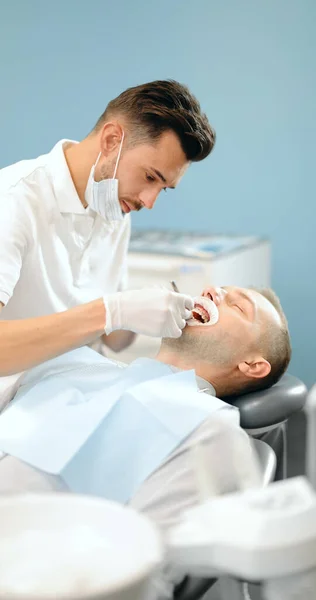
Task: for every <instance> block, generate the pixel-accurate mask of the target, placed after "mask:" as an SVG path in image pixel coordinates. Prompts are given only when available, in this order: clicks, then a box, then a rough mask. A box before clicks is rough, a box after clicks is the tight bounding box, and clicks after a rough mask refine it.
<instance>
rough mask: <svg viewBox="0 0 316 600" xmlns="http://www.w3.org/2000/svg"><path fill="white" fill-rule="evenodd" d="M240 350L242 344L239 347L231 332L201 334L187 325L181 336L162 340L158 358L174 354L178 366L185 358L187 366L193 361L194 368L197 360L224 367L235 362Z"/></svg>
mask: <svg viewBox="0 0 316 600" xmlns="http://www.w3.org/2000/svg"><path fill="white" fill-rule="evenodd" d="M203 333H204V332H203ZM239 350H240V344H239V349H238V345H236V340H235V339H234V338H233V337H232V335H231V334H230V333H227V332H221V334H220V335H217V334H216V333H215V331H214V332H212V335H201V334H200V332H198V331H197V330H195V331H193V329H192V327H191V328H189V327H186V328H185V329H184V330H183V332H182V335H181V337H179V338H164V339H163V340H162V344H161V350H160V353H159V354H158V356H157V358H158V360H159V355H160V354H162V355H163V354H170V355H172V354H173V355H174V356H175V357H176V359H177V363H178V366H180V364H181V360H183V361H185V363H186V365H187V366H188V362H189V361H191V362H192V368H194V364H195V363H196V362H197V361H203V362H205V363H208V364H210V365H214V366H218V367H221V368H223V367H226V366H227V367H229V366H232V365H233V364H234V363H235V361H236V358H237V356H238V353H239Z"/></svg>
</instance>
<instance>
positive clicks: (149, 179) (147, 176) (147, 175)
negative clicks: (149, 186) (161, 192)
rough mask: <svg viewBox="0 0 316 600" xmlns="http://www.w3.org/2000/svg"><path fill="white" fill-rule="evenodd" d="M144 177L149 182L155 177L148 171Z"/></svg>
mask: <svg viewBox="0 0 316 600" xmlns="http://www.w3.org/2000/svg"><path fill="white" fill-rule="evenodd" d="M146 179H147V181H150V182H151V183H152V182H153V181H156V180H155V178H154V177H153V176H152V175H149V173H146Z"/></svg>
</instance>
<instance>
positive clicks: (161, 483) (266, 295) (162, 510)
mask: <svg viewBox="0 0 316 600" xmlns="http://www.w3.org/2000/svg"><path fill="white" fill-rule="evenodd" d="M210 300H212V301H213V302H214V303H215V304H216V306H217V309H218V314H219V319H218V322H217V323H216V324H214V325H211V326H209V324H208V323H207V321H208V320H209V306H210V305H209V301H210ZM194 317H195V320H191V322H190V323H189V324H188V325H187V327H186V328H185V330H184V331H183V334H182V336H181V337H180V338H179V339H164V340H162V344H161V348H160V351H159V353H158V355H157V357H156V360H150V359H139V360H138V361H136V363H135V364H136V367H137V368H136V371H135V369H134V371H133V370H131V366H130V367H129V366H124V365H122V363H118V364H117V365H116V364H115V363H113V361H109V360H107V359H105V358H103V357H101V356H100V355H98V354H97V353H94V352H93V351H92V350H90V349H86V352H88V354H87V361H86V359H85V357H84V360H83V359H82V354H78V353H80V352H81V353H82V352H85V350H84V349H79V351H74V352H73V353H69V356H67V355H64V357H59V358H58V359H55V360H52V361H48V362H47V363H45V364H44V365H41V366H39V367H36V368H35V369H33V370H31V371H30V372H29V374H28V376H27V379H26V385H23V380H22V385H21V387H20V389H19V391H18V394H17V397H16V401H15V403H17V402H18V400H19V395H20V396H21V394H22V395H23V392H24V388H26V392H27V393H28V394H29V395H31V396H32V393H33V392H35V390H37V394H38V393H39V392H38V390H40V393H42V392H41V390H42V389H43V388H42V387H40V386H41V385H42V384H43V382H44V384H45V381H46V382H47V381H48V380H49V376H50V377H51V379H50V381H51V386H50V384H49V383H48V392H47V391H45V392H44V397H43V396H42V397H41V402H43V403H44V402H50V401H52V402H53V403H54V400H55V396H54V394H55V392H54V385H55V382H56V381H57V380H58V377H61V381H62V389H63V391H64V390H67V385H68V386H69V389H71V386H73V383H71V382H73V381H75V386H76V384H77V381H78V382H79V381H81V380H82V377H83V376H84V374H85V372H86V373H87V376H88V377H89V378H90V379H89V380H88V381H89V394H88V392H82V389H83V390H86V388H82V389H81V394H83V397H85V396H84V394H85V393H86V394H87V398H88V399H90V397H91V396H92V390H97V392H98V393H99V396H100V387H101V391H102V392H103V391H105V390H109V389H110V387H111V385H112V384H113V382H114V383H116V382H118V381H121V380H123V379H124V376H125V373H127V380H128V385H129V386H130V385H131V382H132V383H135V382H133V377H134V375H133V373H135V372H136V375H137V377H138V380H142V381H146V379H147V380H148V379H149V385H150V380H151V378H155V377H157V367H158V366H159V365H160V367H159V369H160V371H159V376H165V375H168V374H169V375H170V373H178V372H182V371H187V370H191V369H194V371H195V374H196V382H197V387H198V388H200V390H201V391H204V392H206V393H207V394H209V395H211V396H217V398H226V397H231V396H234V395H237V394H238V395H240V394H242V393H246V392H249V391H254V390H256V389H263V388H266V387H269V386H271V385H273V384H274V383H275V382H276V381H277V380H278V379H279V378H280V377H281V376H282V374H283V373H284V371H285V370H286V368H287V366H288V363H289V360H290V354H291V348H290V340H289V333H288V327H287V323H286V319H285V316H284V313H283V311H282V308H281V306H280V303H279V301H278V299H277V297H276V296H275V294H274V293H273V292H272V291H270V290H265V291H262V292H260V291H257V290H254V289H247V290H246V289H241V288H234V287H227V288H207V289H206V290H204V292H203V295H202V297H201V298H200V299H197V301H196V309H195V311H194ZM203 321H206V322H205V323H204V322H203ZM91 356H92V359H91ZM77 357H79V358H77ZM94 357H95V358H94ZM67 359H69V360H68V362H67V363H66V360H67ZM63 361H64V363H63ZM88 363H89V364H88ZM93 364H95V365H97V367H98V369H96V370H95V371H93V368H92V367H93ZM133 364H134V363H133ZM155 365H156V366H155ZM154 366H155V369H156V375H155V376H150V375H148V372H149V371H150V369H151V368H153V367H154ZM91 373H92V375H91ZM93 373H95V374H94V375H93ZM103 374H104V375H105V378H104V377H103ZM100 377H101V378H100ZM125 377H126V376H125ZM71 378H72V379H71ZM128 378H130V379H128ZM131 378H132V379H131ZM139 378H140V379H139ZM147 383H148V381H147ZM86 384H87V381H86V380H85V383H84V385H85V386H86ZM78 385H79V384H78ZM154 385H155V384H153V386H152V388H151V389H153V391H155V389H154ZM50 387H51V390H52V391H50ZM46 390H47V387H46ZM76 392H77V389H76ZM49 393H51V398H49V397H48V396H49ZM150 393H151V392H150ZM104 397H105V398H106V396H104V394H103V395H102V398H104ZM202 397H203V398H205V400H203V401H204V402H206V404H207V406H208V407H212V403H214V407H216V408H214V412H213V413H212V414H209V416H206V417H204V418H203V419H202V418H201V420H200V422H199V424H198V426H196V425H194V424H192V427H191V429H190V428H189V429H188V430H187V435H185V436H184V438H183V439H182V440H181V443H180V444H178V445H177V446H176V447H175V448H174V449H173V451H172V452H171V453H169V454H168V455H166V456H165V458H164V460H162V461H161V463H160V464H158V465H157V467H156V468H155V469H153V471H152V472H151V473H149V474H148V476H147V477H146V479H145V480H144V481H143V482H142V483H141V484H140V485H139V486H138V488H137V489H136V490H135V493H133V494H132V497H130V498H129V502H130V504H131V505H133V506H134V507H136V508H138V509H139V510H142V511H143V512H145V513H146V514H148V515H149V516H150V517H151V518H153V519H154V520H155V522H156V523H157V524H158V525H159V526H160V527H161V528H163V529H166V528H168V527H169V526H170V525H171V524H173V523H174V522H175V521H177V519H178V518H179V514H180V512H181V511H182V510H183V509H185V508H188V507H190V506H192V505H193V504H195V503H196V502H197V501H198V489H197V482H196V478H195V474H194V471H193V465H192V460H191V453H190V448H191V447H192V444H194V443H195V442H199V443H201V442H202V443H203V444H204V446H205V447H206V448H207V452H208V456H209V457H210V464H211V466H212V468H213V467H214V469H215V470H216V469H217V471H218V472H217V477H219V479H220V484H219V486H220V489H219V491H220V492H225V491H229V490H232V489H234V486H235V481H234V478H235V472H234V469H235V466H236V465H235V466H234V465H233V464H232V458H231V452H230V449H229V448H230V447H231V446H230V441H232V442H233V441H234V440H235V441H236V442H237V443H238V444H239V445H240V444H241V445H242V446H243V448H244V450H245V452H246V453H247V452H249V451H250V446H249V440H248V436H247V435H246V433H245V432H244V431H243V430H241V428H240V427H239V420H238V411H237V409H235V408H233V407H231V406H230V405H229V404H226V403H224V402H223V403H219V401H215V398H214V400H213V401H212V400H211V398H210V396H205V394H200V395H199V398H201V399H202ZM216 402H217V404H216ZM12 406H14V403H13V405H12ZM178 410H179V419H180V420H181V402H180V403H179V408H178ZM9 411H10V406H9V409H8V412H9ZM121 412H122V408H121ZM5 414H6V411H4V412H3V415H5ZM218 417H220V419H224V420H226V422H227V424H229V428H230V429H229V431H230V438H229V439H230V441H228V442H227V440H226V441H225V444H224V445H223V443H222V441H223V437H222V436H221V426H220V420H219V419H218ZM0 424H1V417H0ZM131 427H135V425H134V424H131ZM136 427H138V429H137V430H136V432H135V436H136V437H135V439H136V440H139V444H140V442H141V440H142V437H145V433H147V432H145V431H144V428H142V426H141V419H140V421H139V424H138V422H137V426H136ZM62 432H63V430H62ZM62 432H61V434H60V435H62ZM42 433H44V436H42V437H44V438H45V432H41V434H42ZM124 433H125V432H124V431H122V432H121V434H120V435H122V439H123V440H124ZM64 435H65V434H64ZM58 437H59V436H58ZM105 437H106V434H105ZM118 439H119V436H118ZM32 441H34V439H33V440H32ZM35 441H36V440H35ZM103 441H104V440H103ZM105 441H106V440H105ZM0 442H1V440H0ZM56 443H57V439H56ZM135 445H136V446H137V444H135ZM114 446H115V443H114ZM114 446H113V444H112V445H111V448H109V449H106V451H105V453H108V452H109V453H111V456H115V447H114ZM0 447H1V446H0ZM113 452H114V454H113ZM219 455H220V463H218V462H217V463H216V461H214V460H213V462H212V457H213V459H214V457H218V456H219ZM133 459H134V461H137V458H135V457H133V447H132V450H131V453H130V454H129V455H128V457H127V458H126V464H121V465H117V468H118V469H120V470H121V471H122V473H124V471H125V472H128V470H129V469H130V467H131V463H132V462H133ZM111 460H112V459H111ZM52 490H55V491H58V490H67V486H66V485H65V481H64V480H63V478H62V477H59V476H55V475H50V474H48V473H44V472H43V471H41V470H38V469H35V468H33V467H31V466H30V465H28V464H26V463H25V462H22V461H21V460H18V459H17V458H14V456H9V455H5V456H4V457H3V458H2V459H0V493H3V492H9V491H10V492H14V491H52ZM104 495H105V496H106V493H105V494H104Z"/></svg>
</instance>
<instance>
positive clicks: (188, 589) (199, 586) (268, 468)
mask: <svg viewBox="0 0 316 600" xmlns="http://www.w3.org/2000/svg"><path fill="white" fill-rule="evenodd" d="M306 396H307V388H306V386H305V385H304V383H302V381H300V380H299V379H298V378H297V377H293V375H289V374H285V375H284V376H283V377H282V378H281V379H280V381H279V382H278V383H276V384H275V385H273V386H272V387H271V388H269V389H267V390H262V391H259V392H252V393H249V394H244V395H243V396H240V397H234V398H233V399H231V400H229V399H228V400H227V398H225V402H227V401H228V402H229V403H230V404H233V405H234V406H237V407H238V408H239V411H240V424H241V427H242V428H243V429H245V430H246V431H247V433H248V434H249V435H250V436H251V437H252V438H253V440H254V447H255V449H256V452H257V454H258V458H259V463H260V465H261V470H262V477H263V482H262V483H263V485H267V484H268V483H270V482H272V481H274V480H278V479H285V478H286V475H287V423H288V420H289V418H290V417H291V416H292V415H293V414H294V413H296V412H298V411H299V410H301V409H302V408H303V407H304V404H305V400H306ZM215 582H216V579H205V578H199V577H186V578H185V579H184V580H183V581H182V582H181V583H180V584H179V585H178V586H177V587H176V588H175V591H174V596H173V598H174V600H201V599H202V598H203V596H204V595H205V594H206V592H207V591H208V590H209V589H210V588H211V586H212V585H213V584H214V583H215ZM225 600H234V598H227V599H226V598H225Z"/></svg>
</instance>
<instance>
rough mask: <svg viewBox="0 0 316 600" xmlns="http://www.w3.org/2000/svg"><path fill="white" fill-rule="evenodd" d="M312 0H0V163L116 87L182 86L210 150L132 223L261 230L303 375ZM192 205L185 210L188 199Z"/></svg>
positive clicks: (315, 334) (313, 368) (311, 334)
mask: <svg viewBox="0 0 316 600" xmlns="http://www.w3.org/2000/svg"><path fill="white" fill-rule="evenodd" d="M315 23H316V2H315V0H296V1H294V0H261V1H259V0H238V1H237V0H221V1H220V2H219V1H218V0H191V1H189V0H182V1H181V0H159V1H157V2H151V1H150V0H149V1H147V2H144V1H141V0H133V1H131V0H125V1H124V0H116V2H114V1H113V0H111V2H110V1H107V0H95V1H94V2H88V1H80V0H77V1H76V0H54V2H49V3H48V2H43V0H28V1H27V2H26V1H25V0H20V1H18V0H10V2H5V1H4V0H2V1H1V18H0V57H1V58H0V69H1V79H0V81H1V94H0V126H1V143H0V165H1V166H4V165H7V164H9V163H10V162H14V161H16V160H18V159H21V158H26V157H32V156H36V155H37V154H40V153H42V152H45V151H47V150H48V149H49V148H50V147H51V146H52V145H53V144H54V143H55V142H56V141H57V140H58V139H60V138H62V137H70V138H77V139H79V138H81V137H83V136H85V135H86V133H87V132H88V131H89V130H90V128H91V127H92V126H93V124H94V122H95V121H96V119H97V117H98V116H99V115H100V114H101V112H103V110H104V108H105V105H106V103H107V102H108V100H110V99H111V98H113V97H114V96H115V95H117V94H118V93H120V92H121V91H122V90H123V89H125V88H126V87H128V86H129V85H135V84H138V83H143V82H145V81H149V80H152V79H156V78H168V77H172V78H175V79H178V80H180V81H182V82H184V83H187V84H188V85H189V86H190V88H191V89H192V91H193V92H194V93H195V94H196V95H197V96H198V98H199V100H200V101H201V104H202V106H203V108H204V110H205V111H206V112H207V114H208V115H209V118H210V120H211V122H212V124H213V125H214V126H215V128H216V131H217V135H218V141H217V144H216V149H215V151H214V154H213V155H212V157H210V158H209V160H207V161H204V162H203V163H201V164H199V165H194V166H193V167H192V168H191V170H190V172H189V173H188V174H187V175H186V177H185V179H184V180H183V182H182V183H181V185H180V187H179V189H178V190H177V191H176V192H169V193H168V195H166V196H163V197H162V198H161V200H160V202H159V203H158V205H157V207H155V210H154V212H149V211H148V212H147V213H146V212H145V211H144V212H143V213H142V214H140V215H137V217H136V219H137V220H136V219H135V220H134V223H135V224H136V225H137V226H138V227H146V226H154V225H157V226H161V227H167V226H168V225H169V226H172V227H177V228H190V229H191V230H192V229H195V230H205V229H208V230H210V231H214V232H232V233H245V234H248V233H249V234H253V233H254V234H260V235H261V234H263V235H268V236H270V237H271V239H272V242H273V285H274V287H275V289H276V291H277V293H278V294H279V295H280V297H281V300H282V302H283V305H284V308H285V311H286V313H287V315H288V319H289V323H290V328H291V333H292V338H293V346H294V356H293V362H292V367H291V370H292V372H294V373H296V374H298V375H300V376H301V377H302V378H303V379H304V380H305V381H306V382H307V383H308V384H311V383H312V382H313V381H314V380H316V357H315V354H316V353H315V348H316V339H315V338H316V318H315V307H316V274H315V262H316V261H315V256H316V231H315V227H316V210H315V177H316V169H315V140H316V117H315V115H316V110H315V100H316V25H315ZM197 197H198V198H199V208H198V210H197V208H196V203H195V201H196V198H197Z"/></svg>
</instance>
